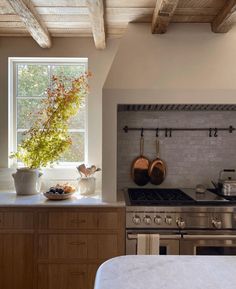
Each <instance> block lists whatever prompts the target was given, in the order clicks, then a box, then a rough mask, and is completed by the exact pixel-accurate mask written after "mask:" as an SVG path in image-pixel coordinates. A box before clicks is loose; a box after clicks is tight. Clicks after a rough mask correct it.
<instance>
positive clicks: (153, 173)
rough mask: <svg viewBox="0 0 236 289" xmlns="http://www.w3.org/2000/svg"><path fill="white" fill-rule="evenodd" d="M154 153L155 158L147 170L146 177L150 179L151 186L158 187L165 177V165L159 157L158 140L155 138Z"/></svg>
mask: <svg viewBox="0 0 236 289" xmlns="http://www.w3.org/2000/svg"><path fill="white" fill-rule="evenodd" d="M156 153H157V157H156V159H155V160H153V161H152V162H151V164H150V166H149V169H148V175H149V177H150V183H152V184H153V185H160V184H161V183H162V182H163V181H164V180H165V177H166V164H165V162H164V161H163V160H162V159H160V157H159V140H158V137H157V138H156Z"/></svg>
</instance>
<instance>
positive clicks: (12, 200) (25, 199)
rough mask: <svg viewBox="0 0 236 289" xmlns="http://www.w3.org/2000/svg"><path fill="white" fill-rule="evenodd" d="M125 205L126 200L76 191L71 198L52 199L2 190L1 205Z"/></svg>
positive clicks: (0, 192)
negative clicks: (107, 199)
mask: <svg viewBox="0 0 236 289" xmlns="http://www.w3.org/2000/svg"><path fill="white" fill-rule="evenodd" d="M19 206H22V207H69V206H71V207H86V206H87V207H123V206H125V203H124V202H114V203H108V202H103V201H102V199H101V196H99V195H94V196H90V197H82V196H80V195H79V194H77V193H75V194H74V195H73V196H72V197H71V198H70V199H67V200H62V201H51V200H48V199H46V198H45V197H44V195H43V194H42V193H40V194H38V195H32V196H17V195H16V193H15V192H14V191H0V207H19Z"/></svg>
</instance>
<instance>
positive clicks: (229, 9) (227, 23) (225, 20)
mask: <svg viewBox="0 0 236 289" xmlns="http://www.w3.org/2000/svg"><path fill="white" fill-rule="evenodd" d="M235 11H236V0H228V1H226V3H225V5H224V7H223V8H222V9H221V10H220V12H219V13H218V15H217V16H216V18H215V19H214V20H213V22H212V25H211V28H212V31H213V32H215V33H226V32H228V31H229V30H230V29H231V28H232V26H233V24H234V23H235V21H234V19H233V18H234V17H235V18H236V13H235V14H234V12H235Z"/></svg>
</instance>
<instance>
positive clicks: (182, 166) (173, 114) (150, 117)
mask: <svg viewBox="0 0 236 289" xmlns="http://www.w3.org/2000/svg"><path fill="white" fill-rule="evenodd" d="M125 125H128V126H130V127H132V126H133V127H163V128H165V127H172V128H177V127H189V128H191V127H206V128H209V127H212V128H214V127H229V125H232V126H234V127H236V112H233V111H232V112H227V111H221V112H216V111H195V112H190V111H188V112H178V111H169V112H168V111H166V112H158V111H156V112H127V111H123V112H118V132H117V134H118V154H117V189H118V192H120V191H121V190H122V189H123V188H127V187H136V185H135V184H134V183H133V181H132V179H131V177H130V167H131V163H132V161H133V159H134V158H135V157H137V156H138V155H139V140H140V132H138V131H130V132H128V133H125V132H124V131H123V127H124V126H125ZM144 137H145V144H144V155H145V156H147V157H148V158H149V159H150V160H152V159H154V158H155V157H156V153H155V132H154V131H153V132H149V131H146V132H145V133H144ZM159 141H160V157H161V158H162V159H163V160H164V161H165V162H166V164H167V169H168V170H167V177H166V179H165V181H164V182H163V183H162V184H161V185H160V187H179V188H192V187H195V186H196V185H197V184H204V185H206V186H212V185H211V180H217V178H218V174H219V171H220V170H222V169H224V168H236V132H233V133H232V134H230V133H228V132H218V137H216V138H215V137H211V138H210V137H209V136H208V132H205V131H203V132H201V131H189V132H182V131H180V132H178V131H176V132H175V131H174V132H172V137H171V138H169V137H167V138H166V137H165V133H164V132H160V133H159ZM145 187H154V186H153V185H151V184H148V185H146V186H145Z"/></svg>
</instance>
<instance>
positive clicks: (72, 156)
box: [60, 133, 84, 162]
mask: <svg viewBox="0 0 236 289" xmlns="http://www.w3.org/2000/svg"><path fill="white" fill-rule="evenodd" d="M71 137H72V145H71V146H70V148H69V149H68V150H67V151H66V152H65V153H64V154H63V156H62V157H61V159H60V161H61V162H83V161H84V133H71Z"/></svg>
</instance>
